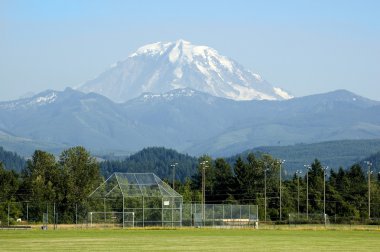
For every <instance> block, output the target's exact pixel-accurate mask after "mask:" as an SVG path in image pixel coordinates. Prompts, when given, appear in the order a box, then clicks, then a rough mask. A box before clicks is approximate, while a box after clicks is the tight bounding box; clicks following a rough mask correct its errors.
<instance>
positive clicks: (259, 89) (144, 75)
mask: <svg viewBox="0 0 380 252" xmlns="http://www.w3.org/2000/svg"><path fill="white" fill-rule="evenodd" d="M182 88H191V89H193V90H197V91H200V92H204V93H208V94H210V95H213V96H217V97H223V98H228V99H233V100H283V99H290V98H292V96H291V95H289V94H288V93H287V92H285V91H283V90H282V89H280V88H278V87H273V86H272V85H271V84H269V83H268V82H267V81H265V80H264V79H263V78H261V76H260V75H258V74H255V73H252V72H250V71H249V70H246V69H245V68H244V67H242V66H241V65H239V64H238V63H237V62H236V61H234V60H231V59H229V58H227V57H225V56H222V55H220V54H219V53H218V52H217V51H216V50H215V49H212V48H210V47H207V46H197V45H193V44H191V43H190V42H187V41H184V40H178V41H175V42H168V43H163V42H158V43H154V44H149V45H145V46H143V47H141V48H139V49H138V50H137V51H136V52H134V53H132V54H131V55H129V57H128V58H127V59H126V60H124V61H120V62H117V63H116V64H114V65H112V66H111V67H110V69H108V70H106V71H105V72H103V73H102V74H100V75H99V76H98V77H96V78H95V79H93V80H90V81H88V82H86V83H84V84H83V85H82V86H80V87H79V90H81V91H83V92H95V93H99V94H102V95H104V96H106V97H108V98H110V99H111V100H113V101H116V102H125V101H127V100H130V99H132V98H136V97H138V96H140V95H141V94H142V93H146V92H150V93H165V92H168V91H171V90H174V89H182Z"/></svg>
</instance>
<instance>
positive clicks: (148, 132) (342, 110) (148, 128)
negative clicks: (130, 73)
mask: <svg viewBox="0 0 380 252" xmlns="http://www.w3.org/2000/svg"><path fill="white" fill-rule="evenodd" d="M0 118H1V121H0V146H3V147H4V148H6V149H8V150H11V151H17V152H19V153H20V154H23V155H30V154H31V153H32V151H33V150H34V149H35V148H39V149H45V150H48V151H52V152H56V153H57V152H59V151H60V150H62V148H67V147H69V146H73V145H83V146H85V147H86V148H88V149H90V150H91V151H93V152H97V153H107V152H113V151H118V150H120V151H124V152H130V153H133V152H135V151H137V150H140V149H143V148H144V147H147V146H164V147H168V148H172V149H175V150H178V151H180V152H183V153H189V154H191V155H200V154H204V153H207V154H210V155H213V156H229V155H233V154H236V153H240V152H242V151H244V150H247V149H251V148H254V147H258V146H266V145H272V146H273V145H290V144H295V143H313V142H321V141H329V140H341V139H376V138H380V103H379V102H377V101H372V100H368V99H366V98H363V97H360V96H358V95H355V94H353V93H350V92H348V91H345V90H338V91H334V92H331V93H326V94H319V95H312V96H306V97H301V98H294V99H290V100H281V101H257V100H251V101H236V100H231V99H226V98H220V97H215V96H211V95H209V94H206V93H202V92H199V91H195V90H192V89H177V90H172V91H169V92H167V93H164V94H152V93H145V94H142V95H141V96H140V97H138V98H136V99H132V100H130V101H127V102H125V103H115V102H112V101H111V100H109V99H108V98H106V97H104V96H102V95H99V94H95V93H89V94H85V93H82V92H80V91H76V90H73V89H70V88H67V89H66V90H64V91H53V90H49V91H45V92H42V93H40V94H38V95H35V96H33V97H31V98H25V99H20V100H16V101H10V102H0Z"/></svg>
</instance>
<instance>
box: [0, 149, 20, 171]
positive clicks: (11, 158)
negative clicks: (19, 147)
mask: <svg viewBox="0 0 380 252" xmlns="http://www.w3.org/2000/svg"><path fill="white" fill-rule="evenodd" d="M0 162H1V163H3V165H4V167H5V168H6V169H8V170H15V171H17V172H20V171H21V170H22V169H23V168H24V167H25V163H26V161H25V159H23V158H22V157H20V156H19V155H17V154H16V153H14V152H10V151H6V150H4V149H3V147H0Z"/></svg>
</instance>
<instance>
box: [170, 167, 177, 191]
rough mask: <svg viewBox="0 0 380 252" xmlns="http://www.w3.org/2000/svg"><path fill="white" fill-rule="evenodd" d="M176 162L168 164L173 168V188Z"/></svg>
mask: <svg viewBox="0 0 380 252" xmlns="http://www.w3.org/2000/svg"><path fill="white" fill-rule="evenodd" d="M176 165H178V163H174V164H171V165H170V166H171V167H172V168H173V190H175V183H174V182H175V167H176Z"/></svg>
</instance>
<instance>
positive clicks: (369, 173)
mask: <svg viewBox="0 0 380 252" xmlns="http://www.w3.org/2000/svg"><path fill="white" fill-rule="evenodd" d="M364 163H365V164H367V167H368V171H367V174H368V219H369V220H370V219H371V175H372V173H373V171H371V166H372V163H371V162H370V161H364Z"/></svg>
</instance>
